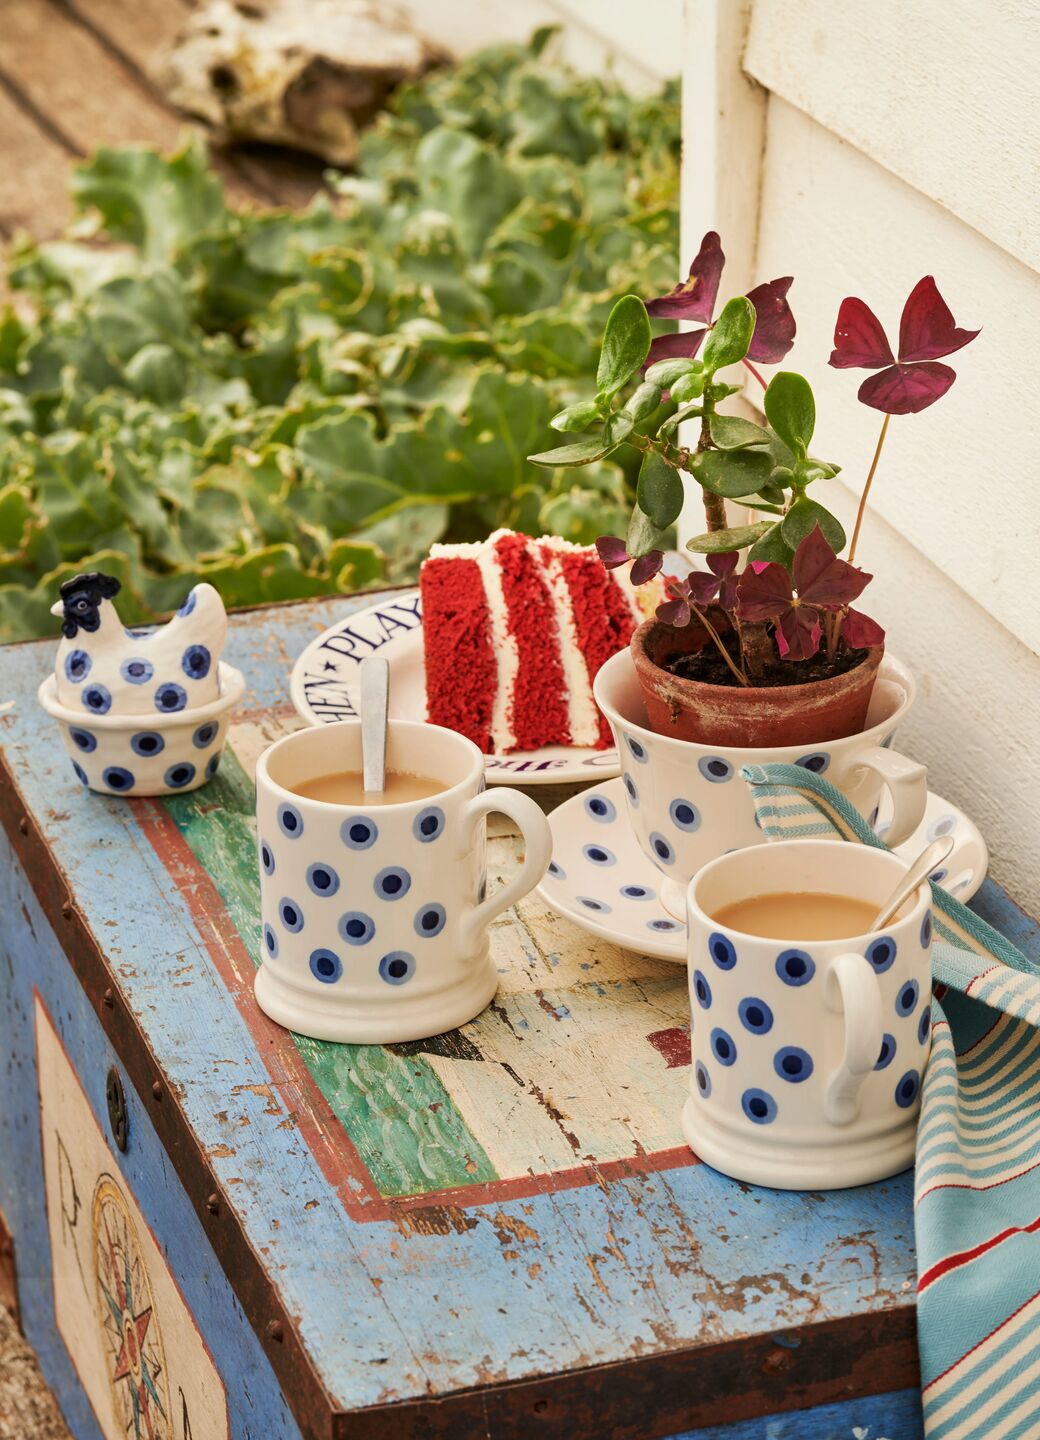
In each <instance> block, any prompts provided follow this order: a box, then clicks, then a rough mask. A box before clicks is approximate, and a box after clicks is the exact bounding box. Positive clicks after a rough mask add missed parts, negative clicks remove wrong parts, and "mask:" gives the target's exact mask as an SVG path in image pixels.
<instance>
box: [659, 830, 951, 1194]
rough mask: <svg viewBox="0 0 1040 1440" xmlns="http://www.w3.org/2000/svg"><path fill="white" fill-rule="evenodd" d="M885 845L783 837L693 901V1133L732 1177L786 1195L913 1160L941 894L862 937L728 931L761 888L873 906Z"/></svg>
mask: <svg viewBox="0 0 1040 1440" xmlns="http://www.w3.org/2000/svg"><path fill="white" fill-rule="evenodd" d="M905 869H906V866H905V864H904V862H903V861H901V860H899V859H897V858H896V856H894V855H891V854H889V853H888V851H886V850H879V849H874V848H872V847H869V846H866V845H856V844H850V843H848V842H846V841H843V840H835V841H832V840H784V841H776V842H773V843H771V844H769V845H767V846H764V847H762V848H760V849H756V850H740V851H735V852H734V853H733V854H731V855H723V856H722V857H721V859H719V860H715V861H713V862H712V863H711V864H710V865H706V866H705V867H704V868H703V869H702V870H701V871H700V873H699V874H698V875H697V877H696V879H695V880H693V881H692V883H691V884H690V887H689V892H688V896H687V905H688V924H689V940H688V948H687V955H688V959H689V983H690V1011H691V1024H690V1031H691V1036H690V1038H691V1050H692V1056H693V1069H692V1071H691V1076H690V1095H689V1099H688V1100H687V1102H686V1105H685V1107H684V1109H683V1116H682V1123H683V1133H684V1134H685V1136H686V1139H687V1141H688V1142H689V1144H690V1147H691V1148H692V1149H693V1151H694V1152H695V1153H696V1154H697V1155H698V1156H700V1158H701V1159H702V1160H704V1161H706V1162H707V1163H708V1164H709V1165H711V1166H713V1167H714V1168H715V1169H716V1170H721V1171H722V1172H723V1174H725V1175H731V1176H732V1177H733V1178H734V1179H736V1180H746V1181H750V1182H752V1183H753V1184H758V1185H772V1186H776V1187H778V1188H780V1189H784V1190H829V1189H836V1188H840V1187H843V1186H847V1185H863V1184H866V1183H867V1182H868V1181H871V1180H881V1179H884V1177H885V1176H888V1175H895V1174H897V1173H898V1172H899V1171H900V1170H905V1169H906V1168H907V1167H908V1166H909V1165H912V1164H913V1161H914V1142H915V1137H916V1131H917V1111H918V1106H919V1096H920V1090H921V1080H922V1077H923V1075H924V1067H925V1062H926V1061H927V1059H928V1051H929V1046H930V1043H931V984H932V982H931V943H932V908H931V901H932V896H931V889H930V887H929V886H928V884H927V883H925V884H923V885H921V886H920V888H919V889H918V890H917V891H916V892H915V894H914V895H913V897H912V898H911V899H910V900H909V901H908V902H907V904H906V905H904V907H903V909H902V911H901V912H900V914H899V916H897V918H896V920H895V921H893V922H892V923H891V924H889V925H887V926H886V927H885V928H884V930H881V931H877V932H876V933H874V934H870V935H863V936H860V937H857V938H856V939H851V940H850V939H840V940H799V939H798V938H797V937H795V938H791V937H787V938H784V939H781V940H766V939H761V938H759V937H757V936H752V935H745V934H743V933H741V932H740V931H739V930H736V929H734V928H732V927H730V926H726V925H722V924H720V923H719V922H718V920H717V919H716V918H715V916H716V915H717V914H718V913H719V912H720V911H721V910H723V909H724V908H725V907H726V906H728V905H731V904H735V903H737V902H739V901H742V900H747V899H750V898H752V897H753V896H757V895H773V894H783V893H796V894H797V893H803V892H818V893H819V892H822V893H826V894H833V895H847V896H854V897H856V898H858V899H860V900H866V901H869V902H870V904H871V905H876V906H877V908H878V909H880V908H881V905H882V904H883V903H884V901H885V900H886V899H887V898H888V896H889V895H890V894H891V892H892V891H893V890H894V889H895V887H896V885H897V883H898V882H899V880H900V878H901V877H902V875H903V874H904V872H905Z"/></svg>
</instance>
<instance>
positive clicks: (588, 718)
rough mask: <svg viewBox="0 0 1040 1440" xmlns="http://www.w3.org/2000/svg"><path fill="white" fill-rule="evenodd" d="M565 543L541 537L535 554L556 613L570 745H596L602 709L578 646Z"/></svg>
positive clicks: (571, 548) (569, 547) (572, 547)
mask: <svg viewBox="0 0 1040 1440" xmlns="http://www.w3.org/2000/svg"><path fill="white" fill-rule="evenodd" d="M562 545H567V542H566V541H565V540H563V541H560V542H559V545H550V544H549V542H548V541H545V540H539V541H538V542H537V543H536V545H535V555H536V556H537V559H538V564H539V567H540V568H541V572H542V576H543V578H544V580H545V583H546V586H547V588H548V590H549V595H550V597H551V599H552V603H553V610H554V612H555V615H556V631H557V635H558V638H559V646H560V659H561V661H562V663H563V674H564V679H565V680H566V682H567V725H568V729H569V730H570V732H571V744H572V745H595V744H596V742H597V741H598V740H599V711H598V710H597V708H596V702H595V700H594V699H593V696H592V686H591V684H590V683H589V672H588V667H587V665H586V664H585V657H584V655H583V654H582V653H581V650H580V648H579V645H578V627H577V626H576V625H575V623H574V607H573V606H572V605H571V597H570V591H569V590H568V588H567V580H566V577H565V576H564V573H563V563H562V554H563V552H562V551H561V549H560V546H562ZM543 546H544V547H545V549H549V550H550V551H551V552H552V553H551V554H550V555H549V556H548V557H546V556H545V551H544V549H543ZM567 548H568V550H573V549H575V548H576V547H575V546H572V545H568V546H567ZM547 558H548V563H546V559H547Z"/></svg>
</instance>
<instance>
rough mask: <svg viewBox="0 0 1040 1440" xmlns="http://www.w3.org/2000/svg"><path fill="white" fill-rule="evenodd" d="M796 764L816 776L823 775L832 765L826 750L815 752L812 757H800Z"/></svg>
mask: <svg viewBox="0 0 1040 1440" xmlns="http://www.w3.org/2000/svg"><path fill="white" fill-rule="evenodd" d="M794 763H795V764H796V765H800V766H801V767H802V769H803V770H811V771H812V773H813V774H814V775H822V774H823V772H824V771H825V770H826V769H827V766H828V765H829V764H830V763H831V757H830V756H829V755H828V754H827V752H826V750H814V751H813V752H812V754H811V755H801V756H799V758H798V759H797V760H796V761H795V762H794Z"/></svg>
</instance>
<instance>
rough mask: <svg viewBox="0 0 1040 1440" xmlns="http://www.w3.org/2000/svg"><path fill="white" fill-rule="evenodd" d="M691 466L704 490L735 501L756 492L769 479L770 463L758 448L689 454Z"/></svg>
mask: <svg viewBox="0 0 1040 1440" xmlns="http://www.w3.org/2000/svg"><path fill="white" fill-rule="evenodd" d="M691 469H692V470H693V474H694V476H695V477H696V479H697V482H698V484H700V485H703V486H704V488H705V490H710V491H712V493H713V494H715V495H724V496H726V497H727V499H730V500H739V499H740V497H741V496H742V495H757V494H758V492H759V491H760V490H761V488H762V486H763V485H765V484H766V483H767V482H768V480H769V472H770V469H771V462H770V459H769V456H768V455H765V454H763V453H762V452H761V451H758V450H704V451H702V452H701V453H700V454H699V455H695V456H694V457H693V460H692V461H691Z"/></svg>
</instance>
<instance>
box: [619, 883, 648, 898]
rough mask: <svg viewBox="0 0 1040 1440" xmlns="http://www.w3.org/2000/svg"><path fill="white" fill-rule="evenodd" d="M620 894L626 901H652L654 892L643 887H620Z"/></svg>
mask: <svg viewBox="0 0 1040 1440" xmlns="http://www.w3.org/2000/svg"><path fill="white" fill-rule="evenodd" d="M621 893H622V895H624V897H625V899H626V900H652V899H653V898H654V892H653V891H652V890H648V889H647V888H646V886H645V885H622V887H621Z"/></svg>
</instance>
